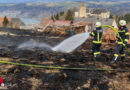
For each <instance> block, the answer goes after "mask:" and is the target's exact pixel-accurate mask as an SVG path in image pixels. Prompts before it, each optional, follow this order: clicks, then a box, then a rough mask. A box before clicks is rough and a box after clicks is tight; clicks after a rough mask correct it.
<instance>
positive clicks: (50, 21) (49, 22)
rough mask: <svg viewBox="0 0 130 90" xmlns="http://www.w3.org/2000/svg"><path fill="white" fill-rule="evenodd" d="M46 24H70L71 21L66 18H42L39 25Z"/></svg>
mask: <svg viewBox="0 0 130 90" xmlns="http://www.w3.org/2000/svg"><path fill="white" fill-rule="evenodd" d="M47 24H50V25H53V26H70V25H71V21H66V20H55V21H53V20H50V19H42V21H41V25H42V26H46V25H47Z"/></svg>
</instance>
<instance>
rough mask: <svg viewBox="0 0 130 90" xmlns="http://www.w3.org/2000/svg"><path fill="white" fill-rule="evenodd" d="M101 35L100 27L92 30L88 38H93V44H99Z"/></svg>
mask: <svg viewBox="0 0 130 90" xmlns="http://www.w3.org/2000/svg"><path fill="white" fill-rule="evenodd" d="M102 33H103V29H102V28H101V27H100V28H96V30H94V31H93V32H92V33H90V36H91V37H93V43H96V44H101V42H102Z"/></svg>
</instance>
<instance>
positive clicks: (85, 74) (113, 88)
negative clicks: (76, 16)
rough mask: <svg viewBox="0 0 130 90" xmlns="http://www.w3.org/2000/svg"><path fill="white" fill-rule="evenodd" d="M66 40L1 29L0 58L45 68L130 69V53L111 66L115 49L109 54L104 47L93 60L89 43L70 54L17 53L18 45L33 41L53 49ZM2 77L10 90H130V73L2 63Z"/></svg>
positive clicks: (23, 51) (0, 69)
mask: <svg viewBox="0 0 130 90" xmlns="http://www.w3.org/2000/svg"><path fill="white" fill-rule="evenodd" d="M1 33H2V34H1ZM65 38H67V37H57V36H52V35H49V34H48V35H45V34H42V33H38V32H32V31H24V30H14V29H3V28H0V58H1V60H4V61H10V62H18V63H26V64H37V65H45V66H63V67H85V68H105V69H107V68H108V69H111V68H114V69H126V70H130V62H129V60H130V57H129V55H130V52H129V50H127V52H128V53H127V54H128V55H127V57H126V60H125V61H123V62H122V61H118V62H117V63H115V64H114V65H110V61H111V59H112V56H113V51H114V50H113V49H112V48H111V47H110V50H109V51H106V50H104V48H102V55H101V56H100V57H99V58H98V59H97V60H93V57H92V55H91V42H90V41H87V42H86V43H84V44H83V45H82V46H80V47H79V48H78V49H77V50H75V51H74V52H72V53H68V54H66V53H58V52H51V51H46V50H43V49H40V48H35V49H31V50H16V47H17V46H18V45H20V44H21V43H23V42H27V41H29V40H31V39H33V40H35V41H38V42H44V43H48V44H50V45H52V46H54V45H56V44H58V43H59V42H61V41H62V40H64V39H65ZM107 49H108V48H107ZM0 77H2V78H3V79H4V83H5V84H6V85H7V86H8V89H9V90H130V72H117V71H76V70H58V69H43V68H33V67H24V66H15V65H7V64H0Z"/></svg>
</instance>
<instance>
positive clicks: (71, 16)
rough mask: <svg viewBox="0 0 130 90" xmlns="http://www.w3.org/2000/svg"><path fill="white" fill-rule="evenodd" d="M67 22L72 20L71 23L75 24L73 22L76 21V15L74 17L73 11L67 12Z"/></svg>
mask: <svg viewBox="0 0 130 90" xmlns="http://www.w3.org/2000/svg"><path fill="white" fill-rule="evenodd" d="M65 20H71V21H72V22H73V20H74V15H73V12H72V11H71V10H68V11H67V14H66V17H65Z"/></svg>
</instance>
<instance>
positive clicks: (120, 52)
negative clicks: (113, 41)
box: [111, 20, 129, 64]
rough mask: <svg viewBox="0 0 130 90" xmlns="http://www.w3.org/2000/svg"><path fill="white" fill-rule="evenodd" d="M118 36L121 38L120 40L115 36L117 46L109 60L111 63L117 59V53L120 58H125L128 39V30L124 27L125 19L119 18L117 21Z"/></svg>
mask: <svg viewBox="0 0 130 90" xmlns="http://www.w3.org/2000/svg"><path fill="white" fill-rule="evenodd" d="M119 25H120V26H119V30H118V33H119V37H120V38H122V40H121V39H120V38H119V37H118V36H117V39H118V40H117V42H118V46H117V48H116V50H115V54H114V57H113V60H112V62H111V64H113V63H114V62H115V61H117V60H118V59H119V55H120V57H121V60H124V59H125V56H126V55H125V51H124V49H125V47H126V46H127V43H128V40H129V31H128V29H127V27H126V21H125V20H120V21H119Z"/></svg>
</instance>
